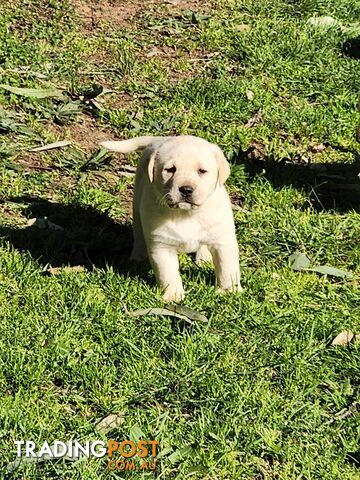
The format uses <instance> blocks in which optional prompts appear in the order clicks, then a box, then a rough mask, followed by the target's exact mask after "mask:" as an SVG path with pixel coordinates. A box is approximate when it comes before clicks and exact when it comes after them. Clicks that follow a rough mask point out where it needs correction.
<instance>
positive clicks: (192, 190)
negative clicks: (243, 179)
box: [144, 136, 230, 210]
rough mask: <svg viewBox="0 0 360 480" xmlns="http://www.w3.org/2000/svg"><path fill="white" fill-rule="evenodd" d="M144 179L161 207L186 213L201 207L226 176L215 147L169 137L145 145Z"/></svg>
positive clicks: (227, 168) (226, 167) (193, 139)
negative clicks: (146, 177) (151, 188)
mask: <svg viewBox="0 0 360 480" xmlns="http://www.w3.org/2000/svg"><path fill="white" fill-rule="evenodd" d="M144 155H145V156H147V157H148V176H149V180H150V182H152V183H153V186H154V188H155V189H156V191H157V193H158V194H159V200H160V202H161V204H163V205H167V206H168V207H170V208H179V209H181V210H190V209H193V208H197V207H199V206H201V205H202V204H204V203H205V202H206V200H207V199H208V198H209V197H210V196H211V195H212V193H213V192H214V191H215V189H216V188H217V186H218V185H219V184H223V183H224V182H225V181H226V179H227V178H228V176H229V174H230V166H229V164H228V162H227V161H226V159H225V156H224V154H223V153H222V151H221V150H220V148H219V147H218V146H217V145H213V144H211V143H209V142H207V141H206V140H203V139H201V138H197V137H191V136H180V137H170V138H167V139H166V140H164V142H162V143H157V144H156V145H151V146H149V147H148V148H147V149H146V151H145V152H144Z"/></svg>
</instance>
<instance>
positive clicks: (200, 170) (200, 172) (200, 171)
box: [198, 168, 207, 175]
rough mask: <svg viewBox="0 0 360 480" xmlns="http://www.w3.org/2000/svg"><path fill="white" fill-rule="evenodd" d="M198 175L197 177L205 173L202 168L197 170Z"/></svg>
mask: <svg viewBox="0 0 360 480" xmlns="http://www.w3.org/2000/svg"><path fill="white" fill-rule="evenodd" d="M198 173H199V175H204V173H207V170H204V169H203V168H199V170H198Z"/></svg>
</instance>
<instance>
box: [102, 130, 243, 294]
mask: <svg viewBox="0 0 360 480" xmlns="http://www.w3.org/2000/svg"><path fill="white" fill-rule="evenodd" d="M101 145H102V146H103V147H105V148H107V149H109V150H113V151H117V152H121V153H129V152H133V151H138V150H142V151H143V154H142V156H141V159H140V162H139V165H138V168H137V172H136V178H135V191H134V201H133V231H134V248H133V251H132V258H133V259H135V260H142V259H144V258H146V257H147V256H149V259H150V262H151V264H152V266H153V268H154V271H155V275H156V278H157V282H158V284H159V285H160V286H161V287H162V288H163V290H164V299H165V300H166V301H173V300H174V301H179V300H181V299H182V298H183V296H184V288H183V285H182V281H181V277H180V273H179V262H178V254H179V253H181V252H187V253H189V252H196V260H197V261H198V262H208V261H210V260H211V259H212V260H213V262H214V265H215V273H216V283H217V287H218V289H219V290H221V291H226V292H230V291H241V290H242V288H241V285H240V270H239V252H238V245H237V241H236V236H235V226H234V220H233V214H232V209H231V203H230V199H229V197H228V194H227V192H226V189H225V186H224V183H225V181H226V179H227V177H228V176H229V174H230V166H229V164H228V162H227V161H226V159H225V157H224V154H223V153H222V151H221V150H220V148H219V147H218V146H217V145H214V144H211V143H209V142H207V141H206V140H204V139H202V138H198V137H192V136H185V135H183V136H178V137H138V138H134V139H131V140H123V141H109V142H102V144H101Z"/></svg>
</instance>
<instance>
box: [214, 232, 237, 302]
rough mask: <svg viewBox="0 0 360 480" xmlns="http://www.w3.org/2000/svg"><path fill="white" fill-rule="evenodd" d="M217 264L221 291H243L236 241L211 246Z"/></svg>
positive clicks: (216, 270)
mask: <svg viewBox="0 0 360 480" xmlns="http://www.w3.org/2000/svg"><path fill="white" fill-rule="evenodd" d="M211 254H212V256H213V261H214V265H215V274H216V286H217V288H218V290H219V291H221V292H241V291H242V286H241V283H240V267H239V248H238V245H237V242H236V239H234V241H232V242H230V243H229V244H227V245H221V246H215V247H213V248H211Z"/></svg>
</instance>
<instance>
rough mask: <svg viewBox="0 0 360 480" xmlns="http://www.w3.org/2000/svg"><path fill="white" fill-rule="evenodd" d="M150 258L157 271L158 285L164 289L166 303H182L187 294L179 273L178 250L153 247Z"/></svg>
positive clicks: (150, 250)
mask: <svg viewBox="0 0 360 480" xmlns="http://www.w3.org/2000/svg"><path fill="white" fill-rule="evenodd" d="M149 258H150V262H151V264H152V267H153V269H154V271H155V276H156V280H157V283H158V285H159V286H160V287H162V288H163V289H164V295H163V298H164V300H165V301H167V302H170V301H176V302H178V301H180V300H182V299H183V298H184V295H185V292H184V288H183V285H182V281H181V277H180V273H179V259H178V254H177V252H176V250H171V249H169V248H166V247H155V248H154V247H152V248H151V249H149Z"/></svg>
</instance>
